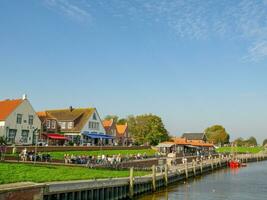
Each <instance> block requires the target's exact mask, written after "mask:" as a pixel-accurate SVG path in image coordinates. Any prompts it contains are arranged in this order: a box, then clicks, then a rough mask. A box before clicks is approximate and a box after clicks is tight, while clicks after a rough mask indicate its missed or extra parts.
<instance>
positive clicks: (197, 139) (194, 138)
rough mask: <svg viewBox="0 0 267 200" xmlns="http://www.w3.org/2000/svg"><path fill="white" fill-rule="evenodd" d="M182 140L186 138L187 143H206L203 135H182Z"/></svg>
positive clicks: (205, 137)
mask: <svg viewBox="0 0 267 200" xmlns="http://www.w3.org/2000/svg"><path fill="white" fill-rule="evenodd" d="M182 138H186V139H187V141H188V142H200V143H201V142H203V143H205V142H207V136H206V134H205V133H184V134H183V135H182Z"/></svg>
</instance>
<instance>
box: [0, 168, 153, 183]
mask: <svg viewBox="0 0 267 200" xmlns="http://www.w3.org/2000/svg"><path fill="white" fill-rule="evenodd" d="M148 173H149V172H140V171H138V172H135V176H142V175H146V174H148ZM128 176H129V171H128V170H121V171H116V170H106V169H88V168H84V167H65V166H49V165H35V166H34V165H32V164H23V163H21V164H20V163H14V164H13V163H0V184H6V183H16V182H24V181H31V182H36V183H42V182H52V181H69V180H86V179H101V178H118V177H128Z"/></svg>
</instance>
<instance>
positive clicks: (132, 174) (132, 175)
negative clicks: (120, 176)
mask: <svg viewBox="0 0 267 200" xmlns="http://www.w3.org/2000/svg"><path fill="white" fill-rule="evenodd" d="M129 196H130V198H131V199H132V198H133V196H134V168H133V167H131V168H130V195H129Z"/></svg>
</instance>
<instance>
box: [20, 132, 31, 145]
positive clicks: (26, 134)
mask: <svg viewBox="0 0 267 200" xmlns="http://www.w3.org/2000/svg"><path fill="white" fill-rule="evenodd" d="M28 137H29V130H22V131H21V140H20V142H21V143H27V142H28Z"/></svg>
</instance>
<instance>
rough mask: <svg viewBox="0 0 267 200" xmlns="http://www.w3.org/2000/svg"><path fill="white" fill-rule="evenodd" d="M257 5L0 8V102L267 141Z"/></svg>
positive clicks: (52, 0)
mask: <svg viewBox="0 0 267 200" xmlns="http://www.w3.org/2000/svg"><path fill="white" fill-rule="evenodd" d="M266 64H267V1H266V0H255V1H251V0H236V1H230V0H146V1H143V0H129V1H128V0H97V1H95V0H27V1H21V0H12V1H10V0H1V1H0V99H7V98H10V99H13V98H20V97H21V96H22V94H24V93H26V94H27V95H28V98H29V100H30V102H31V103H32V105H33V107H34V108H35V110H36V111H40V110H45V109H53V108H66V107H69V106H70V105H72V106H73V107H92V106H93V107H96V108H97V109H98V112H99V113H100V115H101V116H102V118H103V117H104V116H105V115H108V114H114V115H118V116H120V117H126V116H128V115H131V114H133V115H139V114H145V113H153V114H156V115H159V116H160V117H162V119H163V122H164V124H165V126H166V128H167V130H168V131H169V132H170V134H172V135H177V136H179V135H181V134H182V133H183V132H202V131H203V130H204V129H205V128H207V127H209V126H211V125H214V124H221V125H223V126H224V127H225V128H226V130H227V131H228V133H229V134H230V135H231V139H235V138H237V137H243V138H248V137H249V136H255V137H256V138H257V139H258V140H259V141H260V142H261V141H262V140H263V139H264V138H267V123H266V120H267V106H266V102H267V90H266V88H267V78H266V75H267V67H266Z"/></svg>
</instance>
